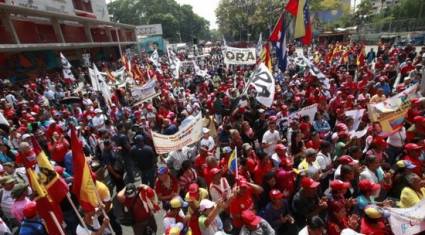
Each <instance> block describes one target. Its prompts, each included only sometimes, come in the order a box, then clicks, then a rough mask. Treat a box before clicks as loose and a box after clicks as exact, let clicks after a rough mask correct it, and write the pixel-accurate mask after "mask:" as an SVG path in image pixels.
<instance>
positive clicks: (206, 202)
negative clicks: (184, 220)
mask: <svg viewBox="0 0 425 235" xmlns="http://www.w3.org/2000/svg"><path fill="white" fill-rule="evenodd" d="M214 206H215V202H212V201H210V200H208V199H202V200H201V202H200V203H199V210H200V211H204V210H206V209H210V208H213V207H214Z"/></svg>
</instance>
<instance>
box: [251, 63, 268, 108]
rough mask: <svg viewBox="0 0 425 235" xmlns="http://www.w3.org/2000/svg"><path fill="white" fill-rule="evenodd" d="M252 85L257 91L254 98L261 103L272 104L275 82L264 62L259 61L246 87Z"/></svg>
mask: <svg viewBox="0 0 425 235" xmlns="http://www.w3.org/2000/svg"><path fill="white" fill-rule="evenodd" d="M250 85H252V86H254V87H255V90H256V91H257V95H256V99H257V101H258V102H260V103H261V104H262V105H264V106H266V107H270V106H272V104H273V99H274V93H275V82H274V78H273V75H272V74H271V72H270V71H269V69H268V68H267V66H266V65H265V64H264V63H261V64H260V65H259V66H258V68H257V69H256V70H255V72H254V74H253V75H252V77H251V80H250V81H249V83H248V84H247V88H249V86H250Z"/></svg>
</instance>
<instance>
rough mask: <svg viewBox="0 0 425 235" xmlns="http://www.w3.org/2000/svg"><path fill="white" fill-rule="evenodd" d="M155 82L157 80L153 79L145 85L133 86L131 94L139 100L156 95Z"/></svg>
mask: <svg viewBox="0 0 425 235" xmlns="http://www.w3.org/2000/svg"><path fill="white" fill-rule="evenodd" d="M155 84H156V83H155V80H151V81H149V82H148V83H146V84H145V85H144V86H136V87H133V88H131V95H132V96H133V98H134V100H137V101H140V100H147V99H150V98H152V97H154V96H155V95H156V91H155Z"/></svg>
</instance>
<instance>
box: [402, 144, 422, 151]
mask: <svg viewBox="0 0 425 235" xmlns="http://www.w3.org/2000/svg"><path fill="white" fill-rule="evenodd" d="M404 149H406V150H407V151H411V150H420V149H422V146H420V145H417V144H414V143H409V144H406V145H405V146H404Z"/></svg>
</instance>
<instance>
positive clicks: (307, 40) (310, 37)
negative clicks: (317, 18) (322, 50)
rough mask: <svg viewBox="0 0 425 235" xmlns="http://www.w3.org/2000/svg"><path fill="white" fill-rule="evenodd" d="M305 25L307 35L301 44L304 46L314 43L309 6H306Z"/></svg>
mask: <svg viewBox="0 0 425 235" xmlns="http://www.w3.org/2000/svg"><path fill="white" fill-rule="evenodd" d="M304 24H305V35H304V37H302V38H301V42H302V43H303V44H304V45H310V44H311V43H312V41H313V25H312V24H311V19H310V10H309V9H308V4H307V3H306V4H305V6H304Z"/></svg>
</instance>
